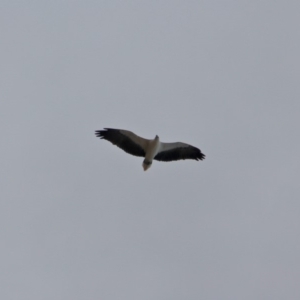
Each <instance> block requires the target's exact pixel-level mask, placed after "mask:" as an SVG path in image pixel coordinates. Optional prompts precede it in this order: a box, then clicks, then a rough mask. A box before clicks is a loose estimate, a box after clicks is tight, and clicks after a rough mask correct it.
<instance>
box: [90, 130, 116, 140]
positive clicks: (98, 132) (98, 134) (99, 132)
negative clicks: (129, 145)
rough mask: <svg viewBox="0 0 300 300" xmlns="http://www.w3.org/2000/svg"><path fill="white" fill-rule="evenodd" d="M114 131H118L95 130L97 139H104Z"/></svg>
mask: <svg viewBox="0 0 300 300" xmlns="http://www.w3.org/2000/svg"><path fill="white" fill-rule="evenodd" d="M114 130H117V129H112V128H104V129H103V130H95V135H96V137H99V138H101V139H104V138H105V137H106V136H107V135H108V134H109V132H111V131H114Z"/></svg>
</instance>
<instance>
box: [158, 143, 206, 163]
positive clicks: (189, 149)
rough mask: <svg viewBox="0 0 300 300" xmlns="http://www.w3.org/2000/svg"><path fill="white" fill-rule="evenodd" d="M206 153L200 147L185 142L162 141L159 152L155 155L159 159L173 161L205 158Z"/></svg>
mask: <svg viewBox="0 0 300 300" xmlns="http://www.w3.org/2000/svg"><path fill="white" fill-rule="evenodd" d="M204 158H205V155H204V154H203V153H202V152H201V150H200V149H198V148H196V147H194V146H191V145H189V144H185V143H180V142H177V143H161V148H160V150H159V152H158V153H157V154H156V156H155V157H154V159H155V160H159V161H172V160H180V159H195V160H203V159H204Z"/></svg>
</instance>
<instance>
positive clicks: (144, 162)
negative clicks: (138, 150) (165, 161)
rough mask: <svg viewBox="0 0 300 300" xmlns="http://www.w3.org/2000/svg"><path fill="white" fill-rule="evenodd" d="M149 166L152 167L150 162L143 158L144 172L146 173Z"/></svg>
mask: <svg viewBox="0 0 300 300" xmlns="http://www.w3.org/2000/svg"><path fill="white" fill-rule="evenodd" d="M151 165H152V161H150V160H148V159H146V158H145V159H144V161H143V168H144V171H147V170H148V169H149V168H150V167H151Z"/></svg>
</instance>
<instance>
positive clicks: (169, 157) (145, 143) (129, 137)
mask: <svg viewBox="0 0 300 300" xmlns="http://www.w3.org/2000/svg"><path fill="white" fill-rule="evenodd" d="M95 134H96V136H97V137H100V138H101V139H105V140H107V141H109V142H111V143H112V144H114V145H116V146H118V147H119V148H121V149H123V150H124V151H125V152H127V153H129V154H131V155H135V156H142V157H144V158H145V159H144V161H143V168H144V171H146V170H147V169H149V168H150V167H151V164H152V161H153V159H155V160H158V161H173V160H180V159H194V160H203V159H204V158H205V155H204V154H203V153H202V152H201V150H200V149H198V148H196V147H194V146H191V145H189V144H185V143H181V142H177V143H163V142H160V140H159V137H158V136H156V137H155V138H154V139H153V140H149V139H144V138H142V137H140V136H138V135H136V134H134V133H133V132H131V131H128V130H123V129H112V128H104V130H96V132H95Z"/></svg>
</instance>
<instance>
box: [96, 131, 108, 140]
mask: <svg viewBox="0 0 300 300" xmlns="http://www.w3.org/2000/svg"><path fill="white" fill-rule="evenodd" d="M106 133H107V131H104V130H95V135H96V137H99V138H101V139H103V138H104V137H105V134H106Z"/></svg>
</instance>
